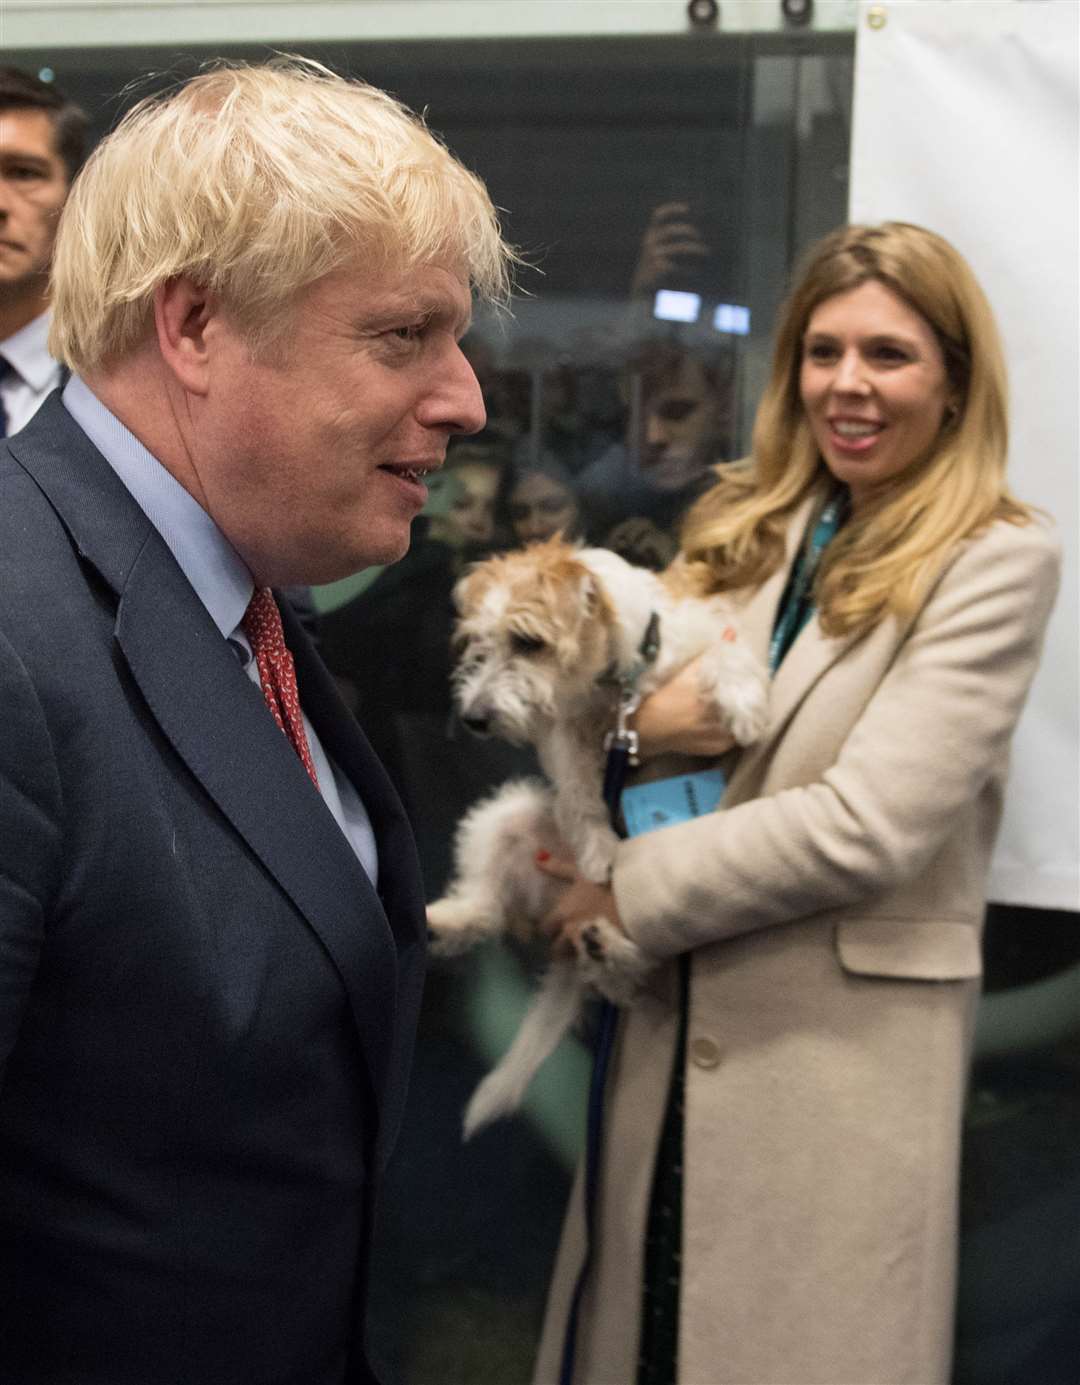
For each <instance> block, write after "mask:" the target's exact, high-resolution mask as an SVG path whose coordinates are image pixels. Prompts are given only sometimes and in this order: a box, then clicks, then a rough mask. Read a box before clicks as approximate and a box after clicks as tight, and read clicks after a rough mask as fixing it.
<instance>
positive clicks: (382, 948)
mask: <svg viewBox="0 0 1080 1385" xmlns="http://www.w3.org/2000/svg"><path fill="white" fill-rule="evenodd" d="M50 403H51V405H52V407H51V408H50V406H49V405H46V406H45V409H46V410H48V414H47V416H46V418H45V419H44V420H43V421H42V423H41V426H39V427H35V426H34V425H35V424H36V423H37V420H35V421H34V423H32V424H31V427H30V429H28V430H26V431H25V432H24V433H23V434H21V435H20V436H19V437H18V438H17V439H14V440H13V443H14V444H15V445H13V446H12V451H13V452H14V453H15V455H16V458H17V459H18V460H19V461H20V463H21V464H22V465H23V466H24V467H25V468H26V470H27V471H29V472H30V474H31V475H32V476H33V477H34V479H35V480H36V482H37V484H38V485H39V486H40V488H41V489H42V490H43V492H44V493H45V494H46V495H47V496H48V498H49V500H50V502H51V503H52V504H53V507H54V509H55V510H56V512H57V513H58V515H59V516H60V518H61V520H62V522H63V523H64V525H65V527H66V528H67V530H68V532H69V534H70V535H71V537H72V541H73V543H74V544H75V546H76V548H77V550H78V552H79V554H80V556H81V557H82V558H83V560H84V561H85V562H88V563H90V564H92V565H93V567H94V568H95V569H96V570H97V572H98V573H99V574H100V575H101V577H102V578H103V579H104V581H105V582H107V583H108V585H109V586H110V587H111V588H112V589H113V591H114V593H115V594H116V595H117V597H118V606H117V615H116V624H115V638H116V642H117V644H118V646H119V648H120V650H121V652H122V654H123V657H124V659H125V661H126V663H127V666H128V668H129V670H130V672H131V675H132V677H133V679H134V680H135V683H136V684H137V685H138V688H139V690H140V692H141V693H142V696H143V698H144V699H145V701H146V705H147V706H148V708H149V710H150V712H151V714H152V716H153V717H154V719H155V721H156V722H157V724H158V726H159V727H160V729H161V731H162V733H163V735H164V736H165V737H166V738H167V739H168V741H169V742H170V743H171V745H172V746H173V748H174V749H175V751H176V753H177V754H178V755H179V756H180V758H181V759H182V760H183V761H184V763H185V764H186V766H187V767H188V769H189V770H190V772H191V773H192V774H193V775H194V777H195V778H196V779H197V780H198V782H199V783H200V784H201V785H202V787H203V789H204V790H205V791H206V793H207V794H208V796H209V797H210V798H211V799H212V800H213V802H214V803H215V804H216V805H217V807H218V809H219V810H220V811H221V813H222V814H223V815H224V816H225V817H226V818H227V819H228V821H229V822H230V823H231V824H232V826H233V828H234V829H235V830H236V832H237V833H238V834H239V836H240V837H241V838H242V839H243V841H244V842H245V843H246V844H247V846H248V847H249V849H250V850H251V851H252V852H253V853H254V854H255V855H256V856H257V857H258V858H259V860H260V861H261V862H262V863H263V865H264V866H265V868H266V870H267V872H268V874H269V875H270V876H271V877H272V878H273V880H274V881H275V882H276V884H277V885H278V887H279V888H280V889H281V890H282V891H283V892H284V893H285V894H286V895H287V896H288V898H289V899H290V900H291V901H292V903H293V905H294V906H295V908H296V909H297V910H298V911H299V913H300V914H301V915H302V916H303V918H304V920H305V921H306V922H307V924H308V925H309V926H310V927H311V928H312V929H313V930H314V931H315V933H316V934H317V935H318V936H319V938H320V940H321V941H322V943H323V945H324V946H325V948H326V951H327V953H328V954H329V956H330V957H331V959H332V960H333V962H334V964H335V966H336V967H337V969H338V971H339V973H340V975H341V977H342V980H343V982H344V985H345V988H346V991H347V993H348V997H349V1002H350V1005H351V1008H352V1013H353V1016H354V1019H355V1022H356V1025H357V1028H358V1029H359V1030H360V1033H361V1036H362V1041H363V1042H362V1047H363V1051H364V1055H365V1058H366V1059H367V1062H368V1065H369V1071H370V1076H371V1080H372V1084H373V1088H374V1091H375V1093H376V1095H377V1096H378V1097H379V1098H380V1099H381V1098H382V1097H383V1095H384V1092H385V1089H386V1084H387V1076H388V1072H389V1069H390V1067H391V1057H392V1054H391V1036H392V1033H393V1030H394V1028H395V1024H394V1020H395V1016H394V1006H395V996H396V995H397V990H398V977H397V948H396V947H395V940H394V937H393V934H392V932H391V928H390V924H389V921H388V918H387V915H386V912H385V910H384V908H383V904H382V901H381V900H380V899H379V897H378V896H377V895H376V893H375V891H374V889H373V888H372V886H371V883H370V881H369V880H368V878H367V875H366V874H365V872H364V870H363V868H362V867H361V866H360V863H359V861H358V860H357V858H356V856H355V854H354V853H353V851H352V848H351V847H350V846H349V844H348V842H347V841H346V839H345V837H344V836H343V835H342V833H341V831H340V829H339V828H338V825H337V823H336V822H335V821H334V819H333V816H332V815H331V813H330V811H329V809H328V808H327V807H326V805H325V804H324V802H323V800H322V798H321V797H320V796H319V794H318V792H317V790H316V789H315V788H314V786H313V785H312V783H311V781H310V780H309V779H308V776H307V773H306V771H305V770H304V768H303V766H302V764H301V763H300V760H299V758H298V757H297V755H296V754H295V752H294V751H293V749H292V747H291V745H290V744H289V743H288V741H287V740H286V738H285V737H284V736H283V735H282V734H281V732H280V731H279V730H278V728H277V726H276V725H275V724H274V721H273V719H272V718H271V717H270V716H269V715H268V713H267V711H266V706H265V703H264V702H263V699H262V697H261V696H260V694H259V690H258V688H257V687H256V686H255V685H254V683H252V682H251V680H250V679H249V678H248V677H247V675H246V673H245V672H244V670H243V669H242V668H241V667H240V665H239V664H238V662H237V660H236V658H235V656H234V655H233V653H232V651H231V650H230V648H229V646H228V643H227V641H225V640H223V639H222V638H221V634H220V632H219V631H218V630H217V628H216V626H215V625H214V623H213V622H212V620H211V619H210V616H209V614H208V613H207V611H206V609H205V607H204V606H203V605H202V603H201V602H200V601H199V599H198V597H197V596H196V595H195V593H194V591H193V590H192V588H191V585H190V584H189V583H188V581H187V579H186V577H185V576H184V574H183V572H182V571H181V569H180V567H179V566H178V564H177V563H176V560H175V559H174V558H173V556H172V554H171V553H170V552H169V549H168V547H167V546H166V544H165V542H164V540H163V539H162V538H161V536H160V535H159V534H158V532H157V530H156V529H154V528H153V526H152V525H151V524H150V522H149V521H148V520H147V518H146V516H145V515H144V514H143V512H142V510H141V509H140V508H139V507H138V505H137V504H136V503H135V501H134V500H133V499H132V497H131V496H130V494H129V493H128V491H127V490H126V488H125V487H124V486H123V484H122V483H121V482H120V480H119V478H118V477H117V476H116V475H115V473H114V472H113V471H112V468H111V467H110V466H109V465H108V463H107V462H106V461H105V460H104V458H102V457H101V455H100V453H98V451H97V449H96V448H94V447H93V445H92V444H91V443H90V442H89V440H88V439H87V438H86V436H85V434H83V433H82V431H81V429H79V428H78V427H76V425H75V424H74V422H73V421H72V420H71V418H70V416H69V415H68V414H67V412H66V410H64V409H63V408H62V406H61V405H60V404H59V402H58V401H55V400H54V401H50ZM42 412H43V413H44V412H45V410H43V411H42ZM295 633H296V632H295V626H294V625H291V628H290V638H293V637H295ZM304 649H305V654H304V660H305V662H306V664H308V665H311V664H312V663H313V662H314V660H315V656H313V655H311V654H310V652H309V651H308V650H307V646H306V641H305V643H304ZM309 682H311V679H310V677H309V678H306V679H305V692H306V686H307V684H308V683H309ZM318 713H319V724H318V725H317V729H318V731H319V735H320V738H321V737H322V736H323V735H324V734H326V735H327V740H328V742H329V743H330V745H329V747H328V748H330V750H331V753H332V754H334V755H335V758H337V757H338V756H339V755H341V756H342V760H341V762H342V767H343V768H344V769H346V772H347V773H350V774H358V773H363V774H364V776H365V777H362V778H358V779H356V781H355V782H357V785H358V788H359V789H360V790H361V792H362V794H363V797H364V801H365V806H367V807H368V809H369V812H370V813H371V817H372V821H373V825H374V826H375V829H376V835H377V837H381V838H382V840H380V841H379V846H380V855H381V856H382V859H383V860H384V861H387V862H393V861H394V856H393V850H394V848H395V846H400V845H401V839H402V835H403V829H402V827H400V826H397V825H396V824H395V822H394V821H393V819H394V818H395V816H397V815H398V814H400V809H399V810H398V814H395V812H394V811H393V803H394V802H395V800H394V798H393V790H392V789H391V788H390V787H389V784H388V783H387V782H386V781H385V776H384V775H382V772H381V770H378V771H373V773H372V779H373V783H374V785H375V790H374V794H373V798H372V799H370V800H369V795H368V785H367V782H366V773H367V771H369V770H371V769H372V766H373V764H374V756H373V755H372V754H371V752H370V751H369V750H367V748H366V746H359V747H357V746H356V745H354V746H353V748H352V750H351V752H349V753H348V754H346V755H342V746H343V745H344V744H345V742H346V740H347V739H348V731H349V728H348V727H347V726H345V727H344V728H343V729H338V730H331V723H333V721H334V720H335V718H334V715H333V711H332V709H329V708H323V707H322V706H320V707H319V708H318ZM309 715H310V713H309ZM356 739H357V740H358V741H359V740H362V738H360V737H359V736H358V735H357V737H356ZM380 810H387V811H388V812H389V817H390V821H389V824H388V825H387V826H385V827H384V826H383V825H382V824H381V822H380ZM404 832H405V833H407V828H404ZM384 842H385V846H384V845H383V843H384ZM384 851H385V853H386V854H385V855H383V854H382V853H383V852H384ZM395 874H396V872H395V870H394V867H393V865H388V876H389V881H390V885H389V891H384V892H383V894H384V897H387V894H388V893H389V895H390V896H395V897H396V896H397V895H398V894H402V893H404V894H406V895H407V894H408V891H407V889H406V890H402V888H401V887H400V886H398V885H395V884H394V883H393V882H394V877H395ZM409 902H412V903H414V901H409ZM420 908H421V911H422V905H421V906H420ZM415 917H416V910H415V907H414V908H413V909H412V910H411V911H408V912H407V913H406V914H405V918H406V919H408V920H413V919H415ZM421 917H422V913H421ZM402 927H403V929H404V931H406V932H408V931H409V924H408V923H405V924H403V925H402Z"/></svg>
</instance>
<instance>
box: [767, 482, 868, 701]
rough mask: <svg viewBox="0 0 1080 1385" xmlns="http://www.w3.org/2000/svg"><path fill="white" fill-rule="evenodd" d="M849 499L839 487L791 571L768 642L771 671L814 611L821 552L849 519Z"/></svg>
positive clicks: (824, 508)
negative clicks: (814, 591) (816, 578)
mask: <svg viewBox="0 0 1080 1385" xmlns="http://www.w3.org/2000/svg"><path fill="white" fill-rule="evenodd" d="M848 510H849V501H848V493H847V489H846V488H844V489H842V490H836V491H834V492H833V493H832V495H830V496H829V498H828V500H826V502H825V504H824V505H823V506H822V509H821V513H820V514H819V515H818V517H817V523H816V524H815V525H814V527H813V530H812V531H811V534H810V541H809V542H808V543H804V544H803V546H802V551H801V552H800V553H799V556H798V558H797V559H796V560H795V566H794V567H793V568H792V570H791V577H790V579H789V581H788V585H787V590H786V591H785V592H784V599H783V601H781V603H780V610H779V612H778V614H777V617H776V624H775V626H774V627H773V635H772V640H771V641H770V643H769V672H770V673H775V672H776V670H777V669H778V668H779V667H780V662H781V660H782V659H783V657H784V655H785V654H786V653H787V652H788V650H789V649H790V648H791V646H792V645H793V644H794V643H795V641H796V639H797V638H798V635H799V631H800V630H802V628H803V626H804V625H805V624H806V622H807V621H808V620H809V619H810V617H811V616H812V615H813V613H814V598H813V587H814V578H815V577H816V576H817V571H818V568H819V567H820V566H821V555H822V554H823V553H824V552H825V550H826V548H828V546H829V543H830V542H831V540H832V538H833V536H834V535H835V534H836V531H837V530H838V529H839V528H840V526H841V524H843V522H844V520H845V519H847V516H848Z"/></svg>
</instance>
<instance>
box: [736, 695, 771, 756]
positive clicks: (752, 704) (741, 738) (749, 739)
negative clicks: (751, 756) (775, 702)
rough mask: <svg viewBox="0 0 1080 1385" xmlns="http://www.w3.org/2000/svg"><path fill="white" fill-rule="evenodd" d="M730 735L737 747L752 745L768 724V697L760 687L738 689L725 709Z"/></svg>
mask: <svg viewBox="0 0 1080 1385" xmlns="http://www.w3.org/2000/svg"><path fill="white" fill-rule="evenodd" d="M725 711H726V713H727V720H728V725H729V726H730V727H731V734H732V735H733V736H734V737H735V740H736V741H737V742H738V744H739V745H753V743H754V742H755V741H756V740H759V739H760V738H761V737H762V736H763V735H764V733H765V728H766V726H768V724H769V695H768V692H767V690H766V689H765V688H764V687H761V686H754V685H748V686H747V687H745V688H740V689H739V690H738V692H737V693H735V694H734V695H733V696H732V697H731V698H730V699H729V701H728V705H727V707H726V708H725Z"/></svg>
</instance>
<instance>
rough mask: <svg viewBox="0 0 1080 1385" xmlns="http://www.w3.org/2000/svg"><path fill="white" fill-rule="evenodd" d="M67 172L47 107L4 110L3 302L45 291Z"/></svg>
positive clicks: (0, 138) (0, 153)
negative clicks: (42, 108) (46, 110)
mask: <svg viewBox="0 0 1080 1385" xmlns="http://www.w3.org/2000/svg"><path fill="white" fill-rule="evenodd" d="M67 193H68V179H67V172H66V170H65V168H64V163H63V160H62V159H61V158H60V155H59V154H58V153H57V152H56V150H55V148H54V147H53V124H52V121H51V119H50V118H49V116H48V114H47V113H46V112H45V111H36V110H12V111H0V302H3V301H9V302H10V301H13V300H15V299H17V298H18V297H19V296H20V295H21V294H26V293H27V292H30V293H34V294H38V293H41V292H43V290H44V286H45V284H46V282H47V279H48V272H49V262H50V261H51V259H52V249H53V241H54V239H55V238H56V223H57V220H58V218H59V216H60V209H61V208H62V207H63V205H64V199H65V198H66V197H67Z"/></svg>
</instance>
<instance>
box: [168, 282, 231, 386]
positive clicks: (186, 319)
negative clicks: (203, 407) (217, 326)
mask: <svg viewBox="0 0 1080 1385" xmlns="http://www.w3.org/2000/svg"><path fill="white" fill-rule="evenodd" d="M219 312H220V305H219V303H218V300H217V297H216V295H214V294H212V293H211V292H210V291H209V290H208V289H206V288H203V287H202V285H200V284H197V283H195V282H194V281H193V280H192V279H189V278H188V276H187V275H186V274H179V275H177V276H176V277H175V278H173V279H166V280H165V282H164V283H163V284H159V285H158V286H157V288H156V289H155V290H154V329H155V332H156V334H157V344H158V350H159V351H160V352H161V359H162V360H163V361H164V362H165V364H166V365H167V366H168V368H169V369H170V370H171V371H172V373H173V375H174V376H175V377H176V379H177V381H178V382H179V383H180V384H181V385H182V386H183V388H184V389H185V390H187V391H188V393H189V394H198V395H204V394H206V392H207V390H208V389H209V387H210V359H209V358H210V351H209V345H210V343H209V341H208V333H207V327H208V326H209V325H210V323H211V322H213V321H214V320H215V318H216V317H217V315H218V313H219Z"/></svg>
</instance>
